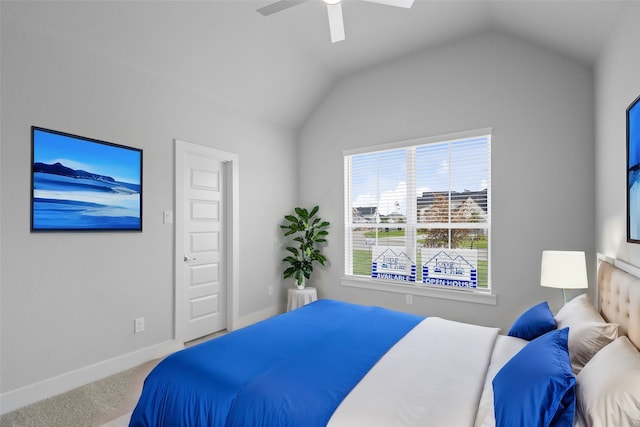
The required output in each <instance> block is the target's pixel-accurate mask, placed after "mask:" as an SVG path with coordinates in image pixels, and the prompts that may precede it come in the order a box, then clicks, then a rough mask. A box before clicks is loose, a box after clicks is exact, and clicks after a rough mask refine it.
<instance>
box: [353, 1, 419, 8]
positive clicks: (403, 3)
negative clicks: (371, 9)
mask: <svg viewBox="0 0 640 427" xmlns="http://www.w3.org/2000/svg"><path fill="white" fill-rule="evenodd" d="M364 1H368V2H370V3H380V4H386V5H387V6H397V7H404V8H405V9H409V8H410V7H411V6H413V2H414V0H364Z"/></svg>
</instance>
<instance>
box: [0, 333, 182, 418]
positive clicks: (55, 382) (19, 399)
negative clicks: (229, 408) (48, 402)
mask: <svg viewBox="0 0 640 427" xmlns="http://www.w3.org/2000/svg"><path fill="white" fill-rule="evenodd" d="M182 348H184V344H182V343H179V342H177V341H175V340H170V341H165V342H163V343H160V344H156V345H153V346H151V347H147V348H143V349H141V350H138V351H134V352H132V353H128V354H125V355H122V356H118V357H114V358H113V359H109V360H105V361H103V362H99V363H96V364H94V365H91V366H87V367H84V368H81V369H77V370H75V371H71V372H67V373H65V374H62V375H58V376H57V377H53V378H49V379H46V380H44V381H40V382H37V383H34V384H30V385H28V386H25V387H21V388H19V389H16V390H11V391H8V392H6V393H2V394H0V415H4V414H6V413H8V412H11V411H15V410H16V409H19V408H22V407H23V406H27V405H30V404H32V403H35V402H38V401H40V400H43V399H47V398H49V397H52V396H55V395H56V394H60V393H64V392H67V391H69V390H73V389H74V388H77V387H80V386H83V385H85V384H88V383H90V382H93V381H98V380H100V379H102V378H105V377H108V376H110V375H114V374H117V373H119V372H122V371H126V370H127V369H131V368H133V367H136V366H138V365H141V364H143V363H146V362H148V361H150V360H153V359H157V358H160V357H163V356H166V355H167V354H170V353H173V352H175V351H178V350H181V349H182Z"/></svg>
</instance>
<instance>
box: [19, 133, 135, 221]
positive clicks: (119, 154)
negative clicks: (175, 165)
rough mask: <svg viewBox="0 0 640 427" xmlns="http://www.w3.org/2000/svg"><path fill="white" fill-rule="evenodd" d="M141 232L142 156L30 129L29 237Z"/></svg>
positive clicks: (127, 149) (118, 147)
mask: <svg viewBox="0 0 640 427" xmlns="http://www.w3.org/2000/svg"><path fill="white" fill-rule="evenodd" d="M114 230H117V231H124V230H126V231H142V150H140V149H137V148H131V147H125V146H123V145H118V144H113V143H110V142H105V141H98V140H96V139H91V138H85V137H81V136H77V135H71V134H68V133H64V132H58V131H54V130H49V129H43V128H39V127H35V126H33V127H32V128H31V231H114Z"/></svg>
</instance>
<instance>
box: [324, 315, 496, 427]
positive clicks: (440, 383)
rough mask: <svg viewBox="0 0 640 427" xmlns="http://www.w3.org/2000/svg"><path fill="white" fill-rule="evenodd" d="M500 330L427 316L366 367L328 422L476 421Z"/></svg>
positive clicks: (453, 424) (384, 425)
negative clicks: (365, 370)
mask: <svg viewBox="0 0 640 427" xmlns="http://www.w3.org/2000/svg"><path fill="white" fill-rule="evenodd" d="M497 334H498V329H496V328H487V327H483V326H476V325H470V324H466V323H459V322H453V321H450V320H444V319H441V318H437V317H429V318H427V319H425V320H424V321H422V322H421V323H420V324H418V325H417V326H416V327H415V328H414V329H413V330H411V331H410V332H409V333H408V334H407V335H406V336H405V337H404V338H403V339H402V340H400V341H399V342H398V343H397V344H396V345H394V346H393V347H392V348H391V349H390V350H389V351H388V352H387V354H385V355H384V357H383V358H382V359H380V361H378V363H377V364H376V365H375V366H374V367H373V368H372V369H371V371H369V373H367V375H366V376H365V377H364V378H363V379H362V381H360V383H359V384H358V385H357V386H356V387H355V388H354V389H353V390H352V391H351V393H349V395H348V396H347V397H346V398H345V399H344V401H343V402H342V403H341V404H340V406H339V407H338V409H337V410H336V411H335V412H334V414H333V416H332V417H331V420H329V424H328V426H330V427H357V426H367V427H374V426H380V427H392V426H403V427H405V426H407V427H408V426H448V427H457V426H460V427H469V426H472V425H473V423H474V420H475V417H476V411H477V409H478V403H479V400H480V395H481V393H482V389H483V386H484V383H485V376H486V373H487V369H488V366H489V361H490V359H491V353H492V349H493V346H494V342H495V340H496V336H497Z"/></svg>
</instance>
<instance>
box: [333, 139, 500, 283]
mask: <svg viewBox="0 0 640 427" xmlns="http://www.w3.org/2000/svg"><path fill="white" fill-rule="evenodd" d="M344 167H345V274H346V276H347V277H351V278H361V279H368V283H369V284H370V285H371V286H367V287H373V288H375V287H376V286H378V285H384V286H388V285H405V286H413V287H415V288H438V289H447V290H448V289H458V290H459V289H473V290H476V291H481V292H482V291H489V290H490V289H491V277H490V262H491V259H490V253H491V251H490V240H491V239H490V237H491V203H490V200H491V129H482V130H478V131H471V132H464V133H459V134H453V135H445V136H441V137H435V138H422V139H418V140H412V141H409V142H406V141H405V142H400V143H394V144H388V145H384V146H378V147H370V148H367V149H360V150H352V151H349V152H345V155H344ZM405 289H406V288H405Z"/></svg>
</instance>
